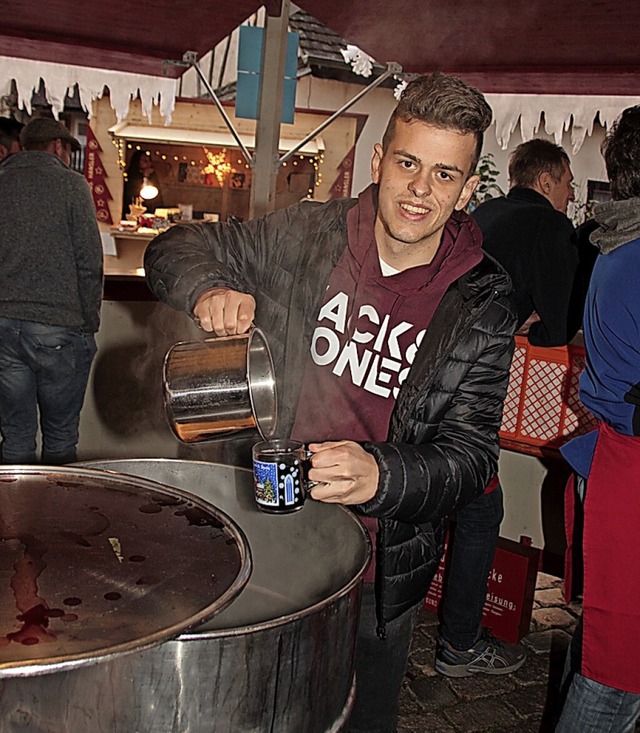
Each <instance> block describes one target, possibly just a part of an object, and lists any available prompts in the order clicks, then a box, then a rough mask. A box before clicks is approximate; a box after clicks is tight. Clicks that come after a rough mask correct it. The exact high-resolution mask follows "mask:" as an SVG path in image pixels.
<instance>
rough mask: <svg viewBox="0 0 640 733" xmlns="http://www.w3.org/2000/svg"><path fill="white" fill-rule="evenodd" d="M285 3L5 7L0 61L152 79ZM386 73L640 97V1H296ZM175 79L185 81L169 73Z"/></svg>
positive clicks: (175, 0)
mask: <svg viewBox="0 0 640 733" xmlns="http://www.w3.org/2000/svg"><path fill="white" fill-rule="evenodd" d="M263 4H264V5H266V6H267V8H268V10H270V11H271V12H274V11H275V12H277V8H278V6H279V2H278V0H267V2H266V3H260V2H257V1H255V0H229V1H226V0H223V1H220V0H218V1H217V2H216V1H214V0H201V1H200V2H194V0H139V1H138V2H137V3H132V2H131V0H83V2H78V0H74V1H73V2H71V1H69V0H66V1H65V0H47V1H46V2H43V0H21V2H12V3H9V1H8V0H0V15H1V17H2V18H3V23H2V26H0V55H7V56H22V57H27V58H35V59H41V60H43V61H58V62H65V63H75V64H81V65H86V66H98V67H101V68H110V69H117V70H125V71H137V72H139V73H147V74H162V73H163V63H162V62H163V60H164V59H173V60H179V59H180V58H182V55H183V53H184V52H185V51H197V52H198V54H199V55H202V54H204V53H205V52H206V51H208V50H209V49H211V48H213V46H215V45H216V43H218V42H219V41H220V40H222V39H223V38H225V37H226V36H227V35H228V34H229V33H230V32H231V31H232V30H233V29H234V28H236V27H237V26H238V25H239V24H240V23H241V22H242V21H243V20H245V19H246V18H247V17H249V16H250V15H251V14H252V13H254V12H255V11H256V10H257V9H258V8H259V7H260V6H261V5H263ZM296 4H297V5H299V6H300V7H301V8H303V9H304V10H306V11H307V12H309V13H310V14H311V15H314V16H315V17H317V18H318V19H319V20H321V21H322V22H323V23H325V24H326V25H327V26H329V27H330V28H332V29H333V30H335V31H337V32H338V33H339V34H340V35H341V36H342V37H344V38H346V39H347V40H348V41H349V42H351V43H353V44H355V45H357V46H359V47H360V48H361V49H362V50H363V51H366V52H367V53H369V54H370V55H372V56H374V57H375V58H376V59H377V60H378V61H379V62H381V63H385V62H387V61H396V62H398V63H400V64H401V65H402V66H403V68H404V70H405V71H410V72H428V71H431V70H435V69H440V70H443V71H447V72H450V73H457V74H459V75H460V76H463V77H464V78H465V79H467V80H468V81H471V82H472V83H475V84H477V85H478V86H479V87H480V88H481V89H482V90H483V91H486V92H529V93H573V94H638V93H640V73H639V72H640V50H639V49H640V47H639V46H638V44H637V40H636V35H637V29H638V27H640V2H638V0H615V1H614V0H525V1H523V0H485V1H484V2H478V1H477V0H457V2H455V3H448V2H443V0H298V1H297V3H296ZM170 73H173V74H177V73H179V71H178V70H176V69H173V70H170Z"/></svg>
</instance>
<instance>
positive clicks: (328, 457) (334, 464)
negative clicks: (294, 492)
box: [309, 440, 379, 505]
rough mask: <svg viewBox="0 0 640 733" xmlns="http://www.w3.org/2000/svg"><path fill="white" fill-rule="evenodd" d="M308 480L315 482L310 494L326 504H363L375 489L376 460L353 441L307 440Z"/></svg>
mask: <svg viewBox="0 0 640 733" xmlns="http://www.w3.org/2000/svg"><path fill="white" fill-rule="evenodd" d="M309 450H310V451H311V453H313V455H312V457H311V469H310V470H309V480H310V481H317V482H318V485H317V486H315V487H314V488H313V489H311V492H310V493H311V497H312V498H313V499H316V500H317V501H325V502H327V503H330V504H347V505H348V504H364V502H366V501H369V499H372V498H373V496H374V495H375V493H376V491H377V489H378V474H379V472H378V464H377V463H376V460H375V458H374V457H373V456H372V455H371V454H370V453H367V452H366V451H365V450H364V448H362V447H361V446H360V445H358V444H357V443H353V442H352V441H349V440H342V441H339V442H326V443H311V444H309Z"/></svg>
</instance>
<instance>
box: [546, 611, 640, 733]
mask: <svg viewBox="0 0 640 733" xmlns="http://www.w3.org/2000/svg"><path fill="white" fill-rule="evenodd" d="M581 648H582V619H580V621H579V622H578V626H577V628H576V630H575V633H574V635H573V639H572V641H571V646H570V647H569V650H568V652H567V660H566V663H565V669H564V676H563V689H566V688H567V685H568V691H567V693H566V699H565V700H564V705H563V707H562V714H561V716H560V720H559V721H558V725H557V727H556V733H575V732H576V731H580V733H634V731H635V729H636V721H637V720H638V718H639V717H640V695H637V694H635V693H633V692H624V691H623V690H616V689H615V688H614V687H607V685H603V684H601V683H600V682H596V681H595V680H591V679H589V678H588V677H584V676H583V675H581V674H580V673H579V672H578V671H577V670H578V669H580V662H581Z"/></svg>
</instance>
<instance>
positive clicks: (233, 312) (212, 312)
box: [193, 288, 256, 336]
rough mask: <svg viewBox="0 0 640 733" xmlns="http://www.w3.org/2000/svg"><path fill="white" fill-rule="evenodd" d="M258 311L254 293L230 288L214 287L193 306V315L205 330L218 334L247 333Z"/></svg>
mask: <svg viewBox="0 0 640 733" xmlns="http://www.w3.org/2000/svg"><path fill="white" fill-rule="evenodd" d="M255 313H256V301H255V299H254V297H253V295H248V294H247V293H239V292H237V291H236V290H229V289H228V288H213V289H212V290H207V291H206V292H204V293H202V294H201V295H200V297H199V298H198V300H197V301H196V304H195V306H194V308H193V315H194V316H195V317H196V319H197V320H198V323H199V324H200V327H201V328H202V329H203V330H204V331H213V333H215V334H216V336H233V335H235V334H238V333H246V332H247V331H248V330H249V328H250V327H251V324H252V323H253V318H254V316H255Z"/></svg>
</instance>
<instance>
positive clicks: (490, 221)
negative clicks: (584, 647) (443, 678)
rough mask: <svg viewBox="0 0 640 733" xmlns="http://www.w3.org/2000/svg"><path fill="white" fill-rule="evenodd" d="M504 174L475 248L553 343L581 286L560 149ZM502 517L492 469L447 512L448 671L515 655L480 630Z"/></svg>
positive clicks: (517, 160)
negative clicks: (466, 499) (481, 485)
mask: <svg viewBox="0 0 640 733" xmlns="http://www.w3.org/2000/svg"><path fill="white" fill-rule="evenodd" d="M509 181H510V183H511V189H510V190H509V193H508V195H507V196H501V197H499V198H495V199H491V200H490V201H486V202H485V203H483V204H481V205H480V206H479V207H478V208H477V209H476V210H475V211H474V212H473V218H474V219H475V220H476V222H477V223H478V225H479V226H480V229H481V231H482V238H483V245H482V246H483V248H484V251H485V252H487V253H488V254H490V255H491V256H492V257H494V258H495V259H496V260H497V261H498V262H499V263H500V264H501V265H502V267H504V269H505V270H506V271H507V273H508V274H509V277H510V278H511V282H512V284H513V291H512V292H511V295H510V298H511V300H512V302H513V304H514V307H515V309H516V312H517V316H518V324H517V327H518V329H519V331H518V333H521V334H526V335H527V337H528V339H529V342H530V343H531V344H533V345H535V346H560V345H563V344H566V343H568V342H569V341H571V339H572V338H573V337H574V336H575V335H576V332H577V331H578V328H579V327H580V323H581V319H582V306H583V304H584V297H585V294H586V291H585V290H582V292H578V289H577V288H576V285H575V281H576V279H577V272H578V249H577V246H576V243H575V241H574V234H575V232H574V229H573V225H572V224H571V222H570V221H569V219H568V218H567V206H568V205H569V202H570V201H573V186H572V181H573V175H572V173H571V167H570V165H569V156H568V155H567V154H566V152H565V151H564V150H563V149H562V148H561V147H560V146H559V145H555V144H554V143H552V142H549V141H548V140H540V139H534V140H529V141H528V142H525V143H522V144H521V145H518V147H517V148H516V149H515V150H514V151H513V153H512V154H511V157H510V158H509ZM583 287H584V286H583ZM503 516H504V508H503V495H502V487H501V486H500V484H499V482H498V477H497V476H496V477H495V478H494V479H493V480H492V481H491V482H490V483H489V485H488V486H487V489H486V490H485V493H484V494H483V495H482V496H480V497H478V498H477V499H476V500H475V501H473V502H471V503H470V504H469V505H467V506H466V507H464V508H463V509H461V510H460V511H459V512H458V513H457V516H456V523H455V532H454V534H453V536H452V543H451V552H450V555H449V564H448V573H447V585H446V588H445V592H444V597H443V604H442V624H441V627H440V636H439V639H438V645H437V650H436V670H437V671H438V672H440V673H441V674H444V675H447V676H449V677H466V676H468V675H471V674H491V675H493V674H509V673H510V672H514V671H515V670H517V669H519V668H520V667H521V666H522V664H523V663H524V661H525V651H524V648H523V647H522V645H515V644H505V643H503V642H501V641H499V640H498V639H496V638H495V637H494V636H493V635H492V634H491V632H490V631H489V630H488V629H483V628H482V611H483V607H484V604H485V600H486V595H487V578H488V575H489V572H490V570H491V566H492V564H493V558H494V555H495V551H496V547H497V544H498V537H499V534H500V524H501V522H502V519H503Z"/></svg>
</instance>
